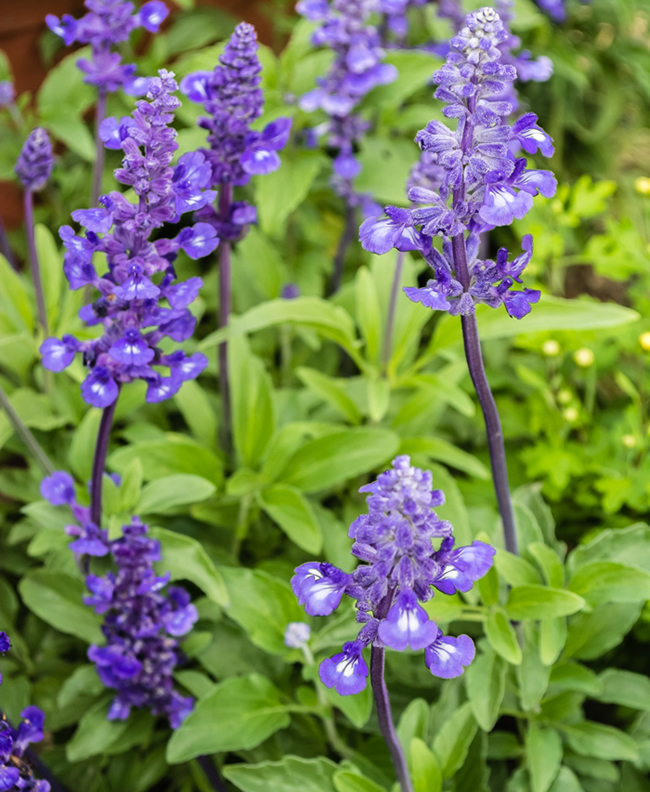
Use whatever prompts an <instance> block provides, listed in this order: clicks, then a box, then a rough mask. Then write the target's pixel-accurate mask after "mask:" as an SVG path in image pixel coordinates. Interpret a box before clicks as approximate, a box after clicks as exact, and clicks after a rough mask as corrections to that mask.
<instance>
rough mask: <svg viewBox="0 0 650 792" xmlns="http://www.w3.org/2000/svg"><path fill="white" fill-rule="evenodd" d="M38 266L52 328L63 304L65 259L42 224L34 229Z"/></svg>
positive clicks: (50, 233) (49, 232) (38, 224)
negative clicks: (62, 289)
mask: <svg viewBox="0 0 650 792" xmlns="http://www.w3.org/2000/svg"><path fill="white" fill-rule="evenodd" d="M34 237H35V242H36V250H37V253H38V264H39V269H40V272H41V280H42V282H43V296H44V299H45V307H46V309H47V318H48V321H49V323H50V327H53V326H55V324H56V321H57V314H58V310H59V305H60V302H61V284H62V282H63V258H62V256H61V254H60V253H59V249H58V247H57V245H56V242H55V241H54V237H53V236H52V232H51V231H50V230H49V229H48V228H47V227H46V226H44V225H42V224H41V223H37V225H36V227H35V229H34Z"/></svg>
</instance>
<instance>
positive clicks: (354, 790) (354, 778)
mask: <svg viewBox="0 0 650 792" xmlns="http://www.w3.org/2000/svg"><path fill="white" fill-rule="evenodd" d="M334 787H335V788H336V792H384V788H383V787H380V786H379V784H375V782H374V781H371V780H370V779H369V778H366V776H362V775H358V774H357V773H351V772H349V771H348V770H339V772H338V773H335V774H334Z"/></svg>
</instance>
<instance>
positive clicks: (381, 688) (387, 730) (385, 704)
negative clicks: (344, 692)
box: [370, 591, 413, 792]
mask: <svg viewBox="0 0 650 792" xmlns="http://www.w3.org/2000/svg"><path fill="white" fill-rule="evenodd" d="M393 595H394V592H393V591H389V592H388V594H386V596H385V597H384V598H383V600H382V601H381V602H380V603H379V607H378V608H377V612H376V613H375V616H376V617H377V618H378V619H383V618H385V617H386V614H387V613H388V611H389V609H390V606H391V603H392V601H393ZM385 659H386V650H385V649H384V647H383V646H376V645H374V644H373V647H372V649H371V650H370V683H371V685H372V692H373V693H374V694H375V703H376V705H377V719H378V720H379V728H380V729H381V734H382V737H383V738H384V741H385V743H386V745H387V746H388V750H389V752H390V758H391V759H392V761H393V767H394V768H395V774H396V775H397V780H398V781H399V786H400V789H401V792H413V784H412V782H411V776H410V775H409V771H408V766H407V764H406V759H405V757H404V751H403V750H402V746H401V744H400V741H399V737H398V736H397V732H396V731H395V726H394V724H393V716H392V714H391V709H390V699H389V697H388V688H387V687H386V680H385V679H384V663H385Z"/></svg>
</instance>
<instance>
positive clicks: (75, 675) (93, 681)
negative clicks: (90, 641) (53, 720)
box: [56, 665, 106, 718]
mask: <svg viewBox="0 0 650 792" xmlns="http://www.w3.org/2000/svg"><path fill="white" fill-rule="evenodd" d="M104 690H105V688H104V683H103V682H102V680H101V679H100V678H99V676H98V675H97V669H96V668H95V666H94V665H82V666H79V667H78V668H75V670H74V671H73V672H72V673H71V674H70V676H69V677H67V678H66V680H65V681H64V682H63V684H62V685H61V689H60V690H59V694H58V696H57V697H56V703H57V706H58V707H60V708H61V709H64V708H65V707H67V706H69V705H70V704H72V703H73V701H74V700H75V699H76V698H78V697H79V696H93V697H94V696H98V695H99V694H100V693H103V692H104ZM104 718H106V708H105V705H104Z"/></svg>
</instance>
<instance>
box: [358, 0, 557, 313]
mask: <svg viewBox="0 0 650 792" xmlns="http://www.w3.org/2000/svg"><path fill="white" fill-rule="evenodd" d="M506 38H507V34H506V32H505V30H504V27H503V24H502V23H501V20H500V18H499V15H498V14H497V13H496V11H494V9H492V8H483V9H481V10H479V11H477V12H475V13H473V14H470V15H469V16H468V17H467V25H466V26H465V27H464V28H463V29H462V30H461V32H460V33H459V34H458V35H457V36H456V37H454V38H453V39H452V41H451V50H450V52H449V55H448V56H447V62H446V63H445V65H443V67H442V68H441V69H439V70H438V71H437V72H435V73H434V81H435V82H436V83H437V84H438V86H439V88H438V89H437V91H436V93H435V96H436V97H437V98H438V99H441V100H443V101H444V102H446V104H447V106H446V107H445V108H444V110H443V113H444V115H445V116H447V117H448V118H457V119H458V126H457V129H456V130H451V129H449V128H448V127H447V126H446V125H445V124H443V123H442V122H440V121H431V122H430V123H429V124H428V125H427V127H426V128H425V129H423V130H421V131H420V132H418V134H417V136H416V142H417V143H418V144H419V145H420V148H421V149H422V150H423V152H426V153H427V155H428V159H427V162H426V168H427V169H428V171H429V174H430V176H431V178H432V184H431V185H429V186H420V184H421V183H422V181H421V179H420V184H419V185H417V186H412V187H411V189H410V190H409V194H408V195H409V199H410V200H411V201H412V202H413V203H414V204H415V205H416V208H414V209H399V208H396V207H387V209H386V214H387V217H386V218H385V219H377V218H369V219H368V220H366V222H365V223H364V224H363V225H362V226H361V234H360V238H361V241H362V243H363V246H364V247H365V248H366V249H367V250H370V251H372V252H373V253H386V252H388V251H389V250H390V249H391V248H397V249H398V250H419V251H420V252H421V253H422V255H423V256H424V258H425V259H426V261H427V262H428V263H429V265H430V266H431V268H432V269H433V271H434V273H435V275H434V277H433V278H432V279H431V280H429V282H428V283H427V285H426V287H424V288H422V289H415V288H410V289H408V290H407V295H408V296H409V297H410V299H412V300H414V301H422V302H423V303H424V304H425V305H426V306H427V307H430V308H434V309H436V310H443V311H450V313H454V314H470V313H472V312H473V311H474V310H475V306H476V304H477V303H486V304H487V305H490V306H492V307H497V306H498V305H500V304H501V303H504V304H505V306H506V309H507V311H508V313H509V314H510V315H511V316H515V317H517V318H521V317H522V316H524V315H525V314H527V313H528V312H529V311H530V305H531V303H533V302H537V300H538V299H539V296H540V293H539V292H538V291H535V290H532V289H524V290H523V291H519V292H513V291H511V287H512V286H513V284H514V283H515V282H517V283H521V279H520V275H521V274H522V271H523V269H524V267H525V266H526V264H527V263H528V262H529V261H530V258H531V256H532V237H530V236H526V237H525V238H524V241H523V247H524V253H523V254H522V255H521V256H518V257H516V258H515V259H514V260H513V261H511V262H509V261H508V253H507V251H506V250H505V249H502V250H500V251H499V253H498V256H497V260H496V262H493V261H483V260H481V259H479V257H478V252H479V250H478V234H480V233H481V232H482V231H486V230H489V229H491V228H493V227H494V226H502V225H508V224H509V223H511V222H512V221H513V219H514V218H515V217H516V218H522V217H523V216H524V215H525V214H526V213H527V212H528V211H529V210H530V209H531V208H532V205H533V196H534V195H536V194H537V193H541V194H542V195H544V196H546V197H550V196H552V195H554V194H555V189H556V181H555V178H554V177H553V175H552V173H551V172H550V171H543V170H531V169H529V168H528V167H527V163H526V159H525V158H524V157H516V156H515V155H514V154H513V153H512V151H511V147H512V146H513V145H517V146H518V147H521V148H523V149H524V151H526V152H527V153H529V154H532V153H534V152H536V151H537V150H539V151H540V152H541V153H542V154H543V155H544V156H550V155H552V154H553V144H552V141H551V138H550V137H549V136H548V135H547V134H546V132H544V130H543V129H541V127H539V126H538V124H537V117H536V116H535V115H534V114H532V113H526V114H525V115H523V116H522V117H521V118H519V119H518V120H517V121H515V122H514V123H513V124H510V123H509V122H508V121H507V118H508V116H510V114H511V112H512V105H511V104H510V103H509V102H507V101H504V100H503V99H500V98H499V97H500V96H502V95H503V93H504V92H505V90H506V85H507V84H508V83H511V82H512V81H513V80H514V79H515V78H516V71H515V68H514V67H513V66H512V65H509V64H503V63H502V62H501V59H502V52H501V50H500V49H499V46H500V45H501V44H502V43H503V42H504V41H505V40H506ZM416 175H417V176H418V177H423V175H425V174H424V173H423V171H422V168H420V171H419V172H418V173H417V174H416ZM466 232H469V236H468V238H467V239H466V240H465V236H464V235H465V233H466ZM435 236H442V237H444V238H446V239H447V242H446V244H444V245H443V252H442V254H441V253H440V252H439V251H438V250H436V248H434V247H433V237H435ZM452 238H456V241H458V239H460V240H461V245H462V246H463V247H464V248H465V252H464V256H465V257H466V259H467V269H468V273H469V276H468V277H467V279H466V282H464V283H463V282H461V274H460V273H459V272H458V271H457V269H458V268H457V262H456V260H455V254H454V251H453V249H452V248H453V246H452V243H451V241H450V240H451V239H452Z"/></svg>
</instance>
